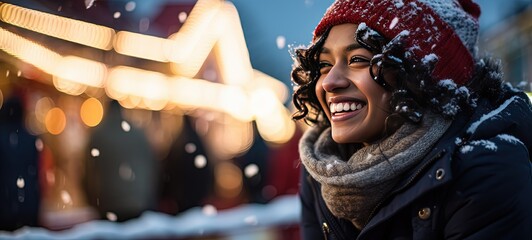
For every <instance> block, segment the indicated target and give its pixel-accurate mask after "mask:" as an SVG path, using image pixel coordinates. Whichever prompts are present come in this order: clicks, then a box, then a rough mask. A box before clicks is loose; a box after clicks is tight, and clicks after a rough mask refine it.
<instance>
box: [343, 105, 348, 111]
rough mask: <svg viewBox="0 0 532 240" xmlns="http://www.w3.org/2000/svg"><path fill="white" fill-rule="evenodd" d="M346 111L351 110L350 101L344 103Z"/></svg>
mask: <svg viewBox="0 0 532 240" xmlns="http://www.w3.org/2000/svg"><path fill="white" fill-rule="evenodd" d="M344 111H349V103H344Z"/></svg>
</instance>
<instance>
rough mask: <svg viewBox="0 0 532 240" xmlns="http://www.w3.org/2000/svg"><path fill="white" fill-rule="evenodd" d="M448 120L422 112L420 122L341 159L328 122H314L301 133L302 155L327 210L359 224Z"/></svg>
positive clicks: (416, 161) (361, 225)
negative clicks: (325, 125) (325, 124)
mask: <svg viewBox="0 0 532 240" xmlns="http://www.w3.org/2000/svg"><path fill="white" fill-rule="evenodd" d="M450 123H451V122H450V121H448V120H445V119H443V118H441V117H439V116H436V115H434V114H425V116H424V117H423V121H422V123H421V124H420V125H414V124H410V123H405V124H403V125H402V126H401V127H400V128H399V129H398V130H397V131H396V132H395V133H394V134H392V135H391V136H389V137H387V138H385V139H384V140H382V141H380V142H379V143H375V144H372V145H369V146H365V147H362V148H360V149H359V150H357V151H356V152H355V153H354V154H353V155H352V156H351V157H349V159H345V158H343V159H342V157H341V156H342V154H341V151H342V150H341V147H340V145H339V144H337V143H335V142H334V141H333V140H332V138H331V130H330V128H325V129H324V128H319V127H313V128H311V129H309V130H308V131H307V132H306V133H305V134H304V135H303V137H302V138H301V141H300V143H299V152H300V155H301V161H302V162H303V164H304V165H305V167H306V169H307V171H308V172H309V173H310V175H311V176H312V177H313V178H314V179H316V180H317V181H318V182H320V183H321V193H322V195H323V198H324V200H325V203H326V204H327V207H328V208H329V210H330V211H331V212H332V213H333V214H334V215H335V216H337V217H341V218H345V219H347V220H349V221H351V222H352V223H353V224H354V225H355V227H357V228H358V229H362V227H363V226H364V224H365V223H366V222H367V221H368V220H369V219H368V218H369V217H370V214H371V211H372V210H373V208H375V206H376V205H377V204H378V202H379V201H381V200H382V198H383V197H384V196H385V195H386V194H388V193H389V192H390V191H391V190H392V188H393V187H394V185H396V184H397V182H398V181H399V180H400V178H401V176H402V175H403V174H404V173H405V172H406V171H408V170H409V169H411V168H412V167H413V166H414V165H415V164H416V163H418V162H419V161H420V160H421V159H422V158H423V156H424V155H425V154H427V153H428V151H429V150H430V148H431V147H432V145H433V144H434V143H436V141H437V140H438V139H439V138H440V137H441V136H442V135H443V133H444V132H445V131H446V130H447V129H448V128H449V126H450Z"/></svg>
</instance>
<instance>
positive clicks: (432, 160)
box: [362, 149, 446, 229]
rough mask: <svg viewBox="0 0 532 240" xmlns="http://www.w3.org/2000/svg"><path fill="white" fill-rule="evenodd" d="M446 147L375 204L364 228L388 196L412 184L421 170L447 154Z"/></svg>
mask: <svg viewBox="0 0 532 240" xmlns="http://www.w3.org/2000/svg"><path fill="white" fill-rule="evenodd" d="M445 152H446V151H445V149H443V150H442V151H440V152H438V153H437V154H436V156H434V157H432V158H431V159H430V160H429V161H427V162H425V163H424V164H423V166H421V167H420V168H419V169H418V170H417V171H416V172H415V173H414V174H413V175H412V177H410V179H408V181H407V182H406V183H405V184H403V186H401V187H400V188H398V189H396V190H395V191H393V192H391V193H390V194H388V195H386V197H384V198H382V199H381V200H380V201H379V202H378V203H377V205H375V207H374V208H373V210H371V213H370V215H369V217H368V218H367V219H366V223H364V225H363V227H362V229H364V228H365V227H366V225H367V224H368V223H369V221H370V220H371V219H372V218H373V217H374V215H375V213H376V212H377V209H379V208H380V207H381V205H382V204H383V203H384V202H385V200H388V198H389V197H390V196H392V195H393V194H395V193H397V192H400V191H402V190H403V189H405V188H406V187H407V186H408V185H410V184H411V183H412V182H413V181H414V179H416V178H417V177H418V176H419V174H421V172H423V171H424V170H425V169H426V168H427V166H429V165H430V164H432V163H433V162H434V161H435V160H436V159H438V158H441V157H442V156H443V154H445Z"/></svg>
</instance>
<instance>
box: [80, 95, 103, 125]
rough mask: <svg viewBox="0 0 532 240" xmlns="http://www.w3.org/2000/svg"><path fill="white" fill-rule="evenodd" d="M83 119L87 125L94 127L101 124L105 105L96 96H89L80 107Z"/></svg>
mask: <svg viewBox="0 0 532 240" xmlns="http://www.w3.org/2000/svg"><path fill="white" fill-rule="evenodd" d="M80 116H81V120H82V121H83V123H85V125H87V126H89V127H94V126H97V125H98V124H100V122H101V121H102V118H103V106H102V103H101V102H100V101H98V99H96V98H88V99H87V100H85V101H84V102H83V104H82V105H81V109H80Z"/></svg>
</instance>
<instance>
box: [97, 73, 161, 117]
mask: <svg viewBox="0 0 532 240" xmlns="http://www.w3.org/2000/svg"><path fill="white" fill-rule="evenodd" d="M106 91H107V93H108V95H109V97H111V98H113V99H116V100H119V101H121V103H122V102H123V104H124V105H125V106H139V107H143V108H147V109H150V110H161V109H163V108H164V107H165V106H166V105H167V103H168V99H169V82H168V78H167V77H166V76H165V75H163V74H161V73H158V72H152V71H146V70H142V69H137V68H132V67H125V66H119V67H115V68H113V69H111V71H110V72H109V77H108V79H107V87H106ZM132 96H134V97H138V98H139V99H140V100H141V102H132V101H131V100H133V99H129V100H127V98H130V97H132Z"/></svg>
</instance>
